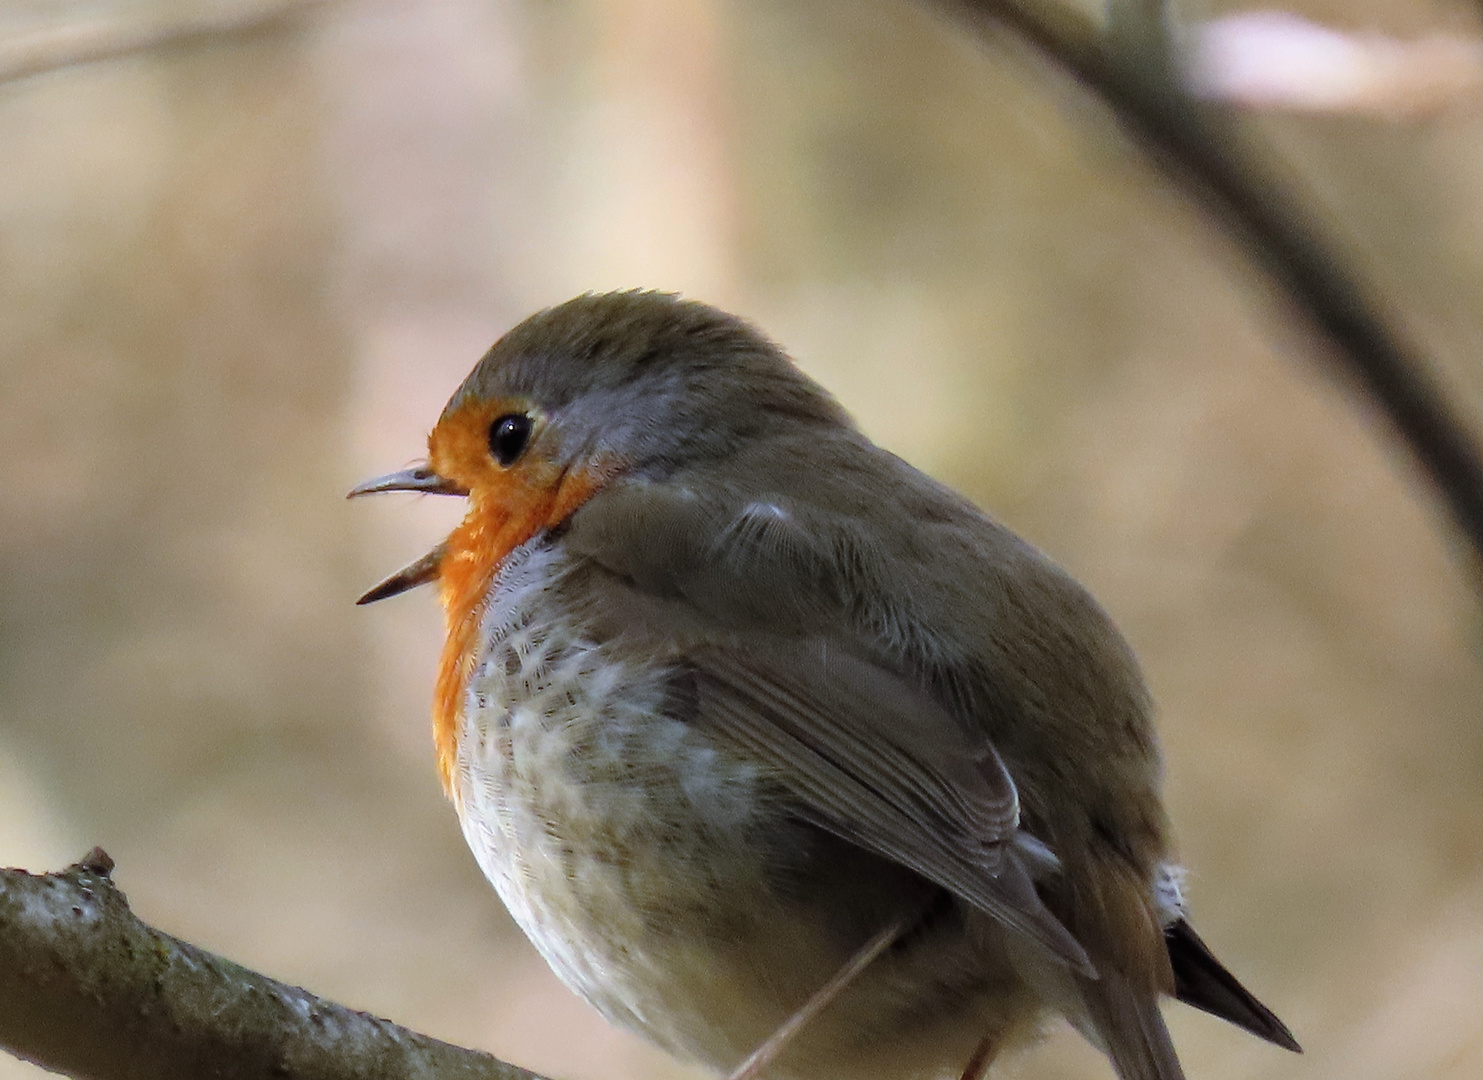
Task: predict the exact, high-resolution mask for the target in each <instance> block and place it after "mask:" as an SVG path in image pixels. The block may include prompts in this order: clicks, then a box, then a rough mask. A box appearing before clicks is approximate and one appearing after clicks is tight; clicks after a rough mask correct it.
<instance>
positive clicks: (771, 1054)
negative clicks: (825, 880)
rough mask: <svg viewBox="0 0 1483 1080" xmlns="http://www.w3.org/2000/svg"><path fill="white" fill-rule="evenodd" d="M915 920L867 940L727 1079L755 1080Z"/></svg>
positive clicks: (900, 921) (905, 920)
mask: <svg viewBox="0 0 1483 1080" xmlns="http://www.w3.org/2000/svg"><path fill="white" fill-rule="evenodd" d="M915 921H916V915H915V914H913V915H912V916H910V917H908V918H902V919H897V920H896V921H895V922H893V923H891V924H890V925H889V926H887V927H886V928H885V929H884V930H882V931H881V932H880V933H878V934H876V935H875V937H873V938H871V939H870V940H869V941H867V942H866V943H865V944H864V946H863V947H862V948H861V949H860V951H859V952H857V953H855V955H854V956H852V957H850V959H849V960H848V962H846V963H845V965H844V967H842V968H840V969H839V970H838V971H837V972H835V974H834V977H833V978H831V979H830V980H829V981H828V982H826V983H825V984H824V985H823V986H821V987H819V988H818V989H817V990H815V991H814V992H813V994H812V995H811V996H810V997H809V999H808V1000H807V1001H805V1002H804V1003H803V1004H802V1005H800V1006H799V1007H798V1008H797V1009H796V1010H794V1012H793V1014H792V1015H791V1016H789V1017H788V1019H786V1020H784V1021H783V1022H782V1023H781V1024H780V1025H778V1029H777V1030H776V1031H774V1032H773V1033H772V1034H771V1035H769V1036H768V1037H767V1038H766V1040H764V1041H763V1043H762V1045H761V1046H759V1047H757V1049H755V1050H753V1051H752V1052H751V1054H749V1055H748V1056H747V1060H746V1061H743V1062H742V1063H741V1064H740V1065H738V1066H737V1067H736V1071H735V1072H733V1073H732V1074H731V1075H730V1076H729V1077H728V1078H727V1080H754V1078H755V1077H756V1076H757V1075H758V1074H759V1073H761V1072H762V1070H763V1069H765V1068H767V1066H768V1065H770V1064H772V1062H773V1059H775V1058H776V1057H777V1056H778V1054H780V1053H781V1052H782V1050H783V1047H785V1046H787V1045H788V1042H789V1041H790V1040H791V1039H792V1038H793V1036H795V1035H797V1034H798V1032H799V1030H800V1029H801V1028H802V1027H803V1025H804V1024H807V1023H808V1022H809V1021H810V1020H812V1019H813V1018H814V1017H816V1016H818V1015H819V1013H821V1012H823V1011H824V1008H825V1006H827V1005H828V1004H829V1003H830V1002H831V1001H833V1000H834V999H835V998H837V997H838V996H839V995H840V992H841V991H842V990H844V988H845V987H847V986H849V985H850V983H852V982H854V980H855V976H857V975H859V974H860V972H862V971H864V970H865V969H866V968H867V967H869V966H870V962H871V961H872V960H874V959H875V958H876V957H878V956H880V954H881V953H883V952H885V951H886V950H887V949H888V948H890V946H891V943H892V942H893V941H895V940H896V939H897V938H899V937H900V936H901V934H902V932H903V931H904V930H906V928H907V927H909V926H911V925H912V924H913V923H914V922H915Z"/></svg>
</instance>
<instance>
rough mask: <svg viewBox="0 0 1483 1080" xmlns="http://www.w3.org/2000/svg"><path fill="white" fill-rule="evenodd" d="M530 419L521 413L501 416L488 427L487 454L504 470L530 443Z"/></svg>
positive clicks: (513, 462)
mask: <svg viewBox="0 0 1483 1080" xmlns="http://www.w3.org/2000/svg"><path fill="white" fill-rule="evenodd" d="M530 428H531V423H530V417H528V416H525V415H523V414H522V413H510V414H509V415H507V416H501V417H500V418H499V419H498V420H496V421H495V422H494V423H492V424H490V425H489V452H490V453H491V454H493V455H494V460H495V461H498V462H499V463H500V464H501V465H503V466H504V467H505V468H507V469H508V468H509V467H510V466H511V465H513V464H515V459H516V458H518V457H519V456H520V455H521V453H522V452H523V451H524V450H525V444H526V443H528V442H530Z"/></svg>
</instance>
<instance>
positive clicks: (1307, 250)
mask: <svg viewBox="0 0 1483 1080" xmlns="http://www.w3.org/2000/svg"><path fill="white" fill-rule="evenodd" d="M949 2H950V3H951V5H952V6H953V7H954V8H955V9H956V10H958V11H959V12H962V13H964V14H966V15H967V16H968V17H969V19H970V21H972V22H974V23H975V24H977V25H979V26H980V27H981V26H982V24H983V23H984V22H985V21H993V22H996V23H1000V24H1003V25H1004V26H1007V27H1009V28H1010V29H1012V30H1013V31H1015V32H1016V33H1017V34H1018V35H1020V36H1021V37H1023V38H1024V39H1025V40H1027V41H1028V42H1030V43H1031V44H1032V45H1033V46H1034V47H1035V48H1036V49H1037V50H1039V51H1040V52H1042V53H1044V54H1045V55H1046V56H1048V57H1049V58H1050V59H1052V60H1053V61H1055V62H1056V63H1058V64H1060V65H1061V66H1063V67H1065V68H1066V69H1068V70H1069V71H1070V72H1072V73H1073V74H1074V75H1075V76H1076V77H1077V78H1078V79H1079V80H1080V81H1081V82H1083V83H1084V84H1085V85H1086V86H1087V87H1088V88H1090V89H1091V90H1093V91H1094V92H1095V93H1097V94H1098V95H1100V96H1101V97H1102V98H1103V100H1105V101H1106V102H1107V103H1108V104H1109V105H1110V106H1111V107H1112V108H1113V110H1114V111H1115V112H1116V114H1117V115H1118V117H1119V118H1120V119H1121V120H1122V121H1123V123H1124V124H1125V125H1126V126H1127V128H1128V129H1129V130H1130V131H1131V132H1132V133H1133V135H1134V136H1135V137H1136V138H1137V139H1138V140H1139V141H1140V142H1142V143H1143V145H1144V146H1145V147H1147V148H1148V149H1149V151H1150V153H1151V154H1152V156H1153V157H1154V158H1155V159H1156V160H1157V161H1158V163H1159V164H1160V165H1161V166H1162V167H1163V168H1164V169H1165V170H1167V171H1168V172H1170V173H1172V174H1173V175H1174V176H1176V177H1177V178H1179V179H1181V180H1184V181H1187V182H1191V183H1189V184H1188V186H1190V187H1193V188H1194V189H1195V190H1196V191H1198V192H1199V193H1200V195H1201V196H1202V197H1203V199H1204V201H1205V202H1206V204H1207V205H1209V206H1211V207H1212V208H1214V209H1215V210H1216V211H1217V212H1218V213H1219V214H1220V216H1221V217H1222V219H1223V220H1224V221H1226V222H1227V224H1228V225H1229V226H1230V227H1231V228H1232V229H1233V230H1234V231H1235V232H1236V233H1237V234H1238V235H1239V236H1240V237H1241V238H1242V239H1243V240H1244V241H1245V242H1246V245H1247V247H1248V248H1249V249H1250V251H1251V252H1252V253H1253V254H1254V256H1255V257H1256V259H1257V261H1258V262H1259V263H1260V264H1261V265H1262V266H1263V268H1264V269H1265V270H1266V271H1267V273H1268V274H1269V275H1270V276H1271V277H1272V278H1273V279H1274V280H1275V281H1276V282H1277V283H1278V284H1279V285H1280V286H1281V287H1282V289H1283V290H1284V291H1285V292H1286V294H1287V296H1288V298H1289V299H1290V300H1291V301H1292V303H1293V305H1294V306H1295V307H1296V308H1298V309H1299V311H1301V312H1302V313H1303V314H1304V315H1305V316H1306V317H1307V318H1308V320H1309V322H1310V323H1311V324H1312V325H1313V326H1314V327H1315V328H1317V329H1318V330H1319V331H1320V332H1321V333H1322V334H1323V335H1324V336H1325V337H1326V338H1327V339H1328V341H1329V342H1330V344H1331V345H1333V346H1334V349H1335V352H1336V357H1337V359H1338V361H1339V362H1340V363H1341V364H1342V366H1343V367H1344V368H1345V369H1346V370H1347V371H1348V372H1349V373H1350V374H1351V375H1352V376H1353V378H1354V379H1355V380H1356V381H1357V382H1358V383H1359V385H1360V386H1361V387H1362V388H1363V389H1364V390H1365V392H1366V393H1367V394H1368V395H1369V396H1370V398H1371V400H1372V401H1373V403H1374V404H1375V405H1376V406H1377V407H1378V408H1379V410H1380V411H1381V412H1382V413H1383V414H1384V415H1385V416H1386V417H1387V418H1388V419H1389V420H1390V422H1391V424H1392V425H1393V426H1394V427H1395V430H1396V431H1397V433H1398V434H1399V435H1400V436H1401V438H1402V439H1403V440H1404V441H1405V443H1406V444H1407V445H1408V446H1409V447H1410V448H1411V451H1412V453H1413V454H1415V456H1416V459H1417V461H1418V462H1419V463H1420V465H1421V468H1422V470H1423V471H1424V472H1425V474H1426V475H1427V476H1428V477H1429V478H1430V479H1431V481H1432V482H1433V483H1434V484H1435V485H1436V487H1437V489H1438V490H1439V491H1440V492H1441V494H1442V496H1443V498H1444V500H1445V501H1446V503H1447V505H1448V507H1449V508H1450V510H1451V512H1452V516H1453V518H1454V520H1455V521H1456V523H1457V525H1458V526H1459V528H1461V529H1462V531H1463V533H1464V534H1465V535H1466V536H1467V538H1468V540H1469V541H1470V542H1471V544H1472V546H1473V549H1474V552H1475V554H1477V555H1478V556H1480V557H1483V453H1480V451H1479V446H1478V443H1477V441H1476V439H1475V438H1474V436H1473V435H1472V434H1471V433H1470V431H1469V430H1468V427H1467V425H1466V424H1465V423H1464V422H1463V420H1462V418H1461V417H1460V416H1459V415H1458V414H1457V413H1456V412H1455V411H1454V410H1453V408H1452V407H1451V405H1450V404H1449V403H1448V401H1447V399H1446V397H1445V396H1444V394H1443V393H1442V391H1441V390H1440V389H1439V388H1438V387H1437V385H1436V384H1435V383H1434V382H1433V380H1432V376H1431V374H1430V365H1429V364H1428V363H1427V361H1426V358H1425V355H1424V353H1423V352H1422V350H1421V349H1420V348H1419V347H1418V346H1417V345H1416V344H1415V343H1413V342H1412V341H1410V340H1409V339H1408V338H1407V336H1406V334H1405V333H1404V332H1403V331H1402V330H1401V328H1400V327H1399V326H1398V325H1397V322H1396V320H1395V319H1394V318H1393V317H1392V316H1391V315H1390V313H1389V312H1388V311H1387V310H1386V308H1385V305H1384V304H1382V303H1381V302H1380V300H1379V299H1378V298H1377V297H1376V296H1375V295H1373V293H1372V290H1371V289H1369V288H1368V287H1367V286H1366V285H1364V284H1363V283H1362V282H1361V281H1360V280H1359V278H1358V276H1357V275H1356V274H1355V272H1354V271H1352V270H1351V269H1349V267H1348V265H1347V260H1346V259H1345V258H1343V257H1342V256H1341V254H1340V253H1339V245H1338V243H1337V241H1336V240H1335V239H1334V238H1332V237H1330V236H1328V235H1326V234H1325V232H1324V231H1323V230H1322V229H1320V228H1319V226H1318V224H1317V223H1316V221H1315V219H1314V215H1313V213H1312V212H1311V211H1309V210H1307V209H1306V208H1305V207H1304V206H1303V205H1302V204H1301V203H1300V202H1299V201H1298V200H1297V199H1296V198H1294V196H1293V195H1292V193H1291V186H1290V185H1289V184H1287V183H1282V182H1278V180H1277V179H1276V178H1275V177H1274V176H1272V175H1269V174H1268V173H1267V171H1266V170H1264V169H1262V168H1261V167H1259V166H1258V165H1257V163H1256V160H1255V158H1254V157H1253V155H1251V154H1250V153H1249V152H1247V151H1246V150H1245V145H1246V140H1245V139H1244V138H1243V137H1242V135H1241V133H1240V132H1239V131H1238V130H1237V129H1236V127H1235V125H1234V124H1233V123H1232V122H1231V120H1230V118H1229V115H1228V114H1227V113H1225V112H1224V111H1222V110H1220V109H1218V108H1217V107H1214V106H1211V105H1208V104H1206V103H1203V102H1200V101H1197V100H1196V99H1194V98H1193V97H1192V96H1191V95H1190V94H1189V93H1187V92H1186V91H1185V90H1184V89H1183V88H1182V87H1181V86H1180V85H1179V84H1178V82H1177V75H1176V74H1175V72H1176V71H1177V65H1168V64H1162V63H1155V64H1147V63H1142V62H1140V61H1139V60H1138V57H1139V56H1140V54H1139V53H1138V52H1136V51H1132V52H1130V51H1129V50H1126V49H1123V48H1108V47H1106V45H1107V43H1106V42H1105V41H1104V39H1103V35H1102V33H1101V31H1100V30H1099V29H1098V28H1097V27H1096V26H1095V25H1093V24H1092V23H1091V21H1090V20H1088V19H1087V18H1085V17H1084V16H1081V15H1080V14H1079V13H1077V12H1075V11H1073V10H1072V9H1070V8H1069V7H1068V6H1067V5H1065V4H1063V3H1060V2H1057V0H949ZM1123 2H1124V3H1126V4H1128V5H1129V6H1136V5H1135V4H1134V0H1123Z"/></svg>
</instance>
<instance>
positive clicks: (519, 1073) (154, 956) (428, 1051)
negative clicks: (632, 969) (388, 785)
mask: <svg viewBox="0 0 1483 1080" xmlns="http://www.w3.org/2000/svg"><path fill="white" fill-rule="evenodd" d="M112 870H113V860H111V859H110V858H109V857H108V856H107V854H106V853H104V852H103V851H102V850H101V849H97V848H95V849H94V850H93V851H92V853H91V854H89V855H88V856H86V857H85V858H84V859H83V860H82V861H81V862H79V863H77V864H76V865H74V866H70V867H68V868H67V869H66V870H64V871H62V872H61V873H59V874H41V875H33V874H28V873H26V872H25V871H24V870H0V1047H3V1048H4V1049H6V1050H8V1051H10V1052H11V1053H12V1054H15V1055H16V1056H18V1057H20V1058H22V1059H24V1060H27V1061H31V1062H34V1063H36V1064H38V1065H41V1066H42V1067H44V1068H47V1069H51V1070H53V1071H55V1072H60V1073H63V1074H65V1075H68V1076H74V1077H86V1078H89V1080H144V1078H149V1080H200V1078H202V1077H213V1078H217V1080H352V1078H353V1080H434V1078H436V1080H542V1078H541V1077H539V1076H537V1075H536V1074H535V1073H531V1072H527V1071H526V1070H524V1069H520V1068H517V1067H515V1066H513V1065H507V1064H505V1063H504V1062H502V1061H499V1060H497V1059H496V1058H493V1057H491V1056H489V1055H488V1054H484V1053H480V1052H478V1051H475V1050H465V1049H463V1048H461V1047H457V1046H452V1045H450V1044H449V1043H445V1042H440V1041H438V1040H437V1039H432V1038H429V1037H428V1036H426V1035H419V1034H417V1033H416V1032H414V1031H409V1030H407V1029H406V1028H403V1027H398V1026H397V1025H396V1024H393V1023H391V1022H390V1021H387V1020H382V1019H379V1018H378V1017H375V1016H371V1015H369V1014H367V1013H363V1012H357V1011H356V1010H354V1009H348V1008H346V1007H345V1006H343V1005H337V1004H335V1003H334V1002H332V1001H326V1000H325V999H324V998H321V997H318V996H316V995H314V994H311V993H309V992H308V991H307V990H302V989H300V988H299V987H296V986H289V985H287V984H286V983H281V982H277V981H276V980H274V979H270V978H268V977H267V976H265V975H259V974H257V973H256V972H253V971H249V970H247V969H246V968H244V967H241V966H239V965H237V964H234V963H232V962H231V961H229V960H223V959H222V958H220V957H218V956H213V955H212V954H211V953H208V952H206V951H204V950H202V949H198V948H196V947H195V946H194V945H190V944H187V943H186V942H183V941H180V940H178V939H177V938H173V937H171V936H170V935H168V934H165V933H161V932H160V931H158V930H156V929H154V928H153V927H151V926H147V925H146V924H145V923H143V922H141V921H140V920H139V919H138V917H136V916H135V915H134V913H133V912H132V911H131V910H130V909H129V904H128V901H127V899H125V897H124V894H123V893H122V892H120V891H119V889H118V887H117V886H115V885H114V883H113V880H112V878H111V876H110V875H111V873H112Z"/></svg>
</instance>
